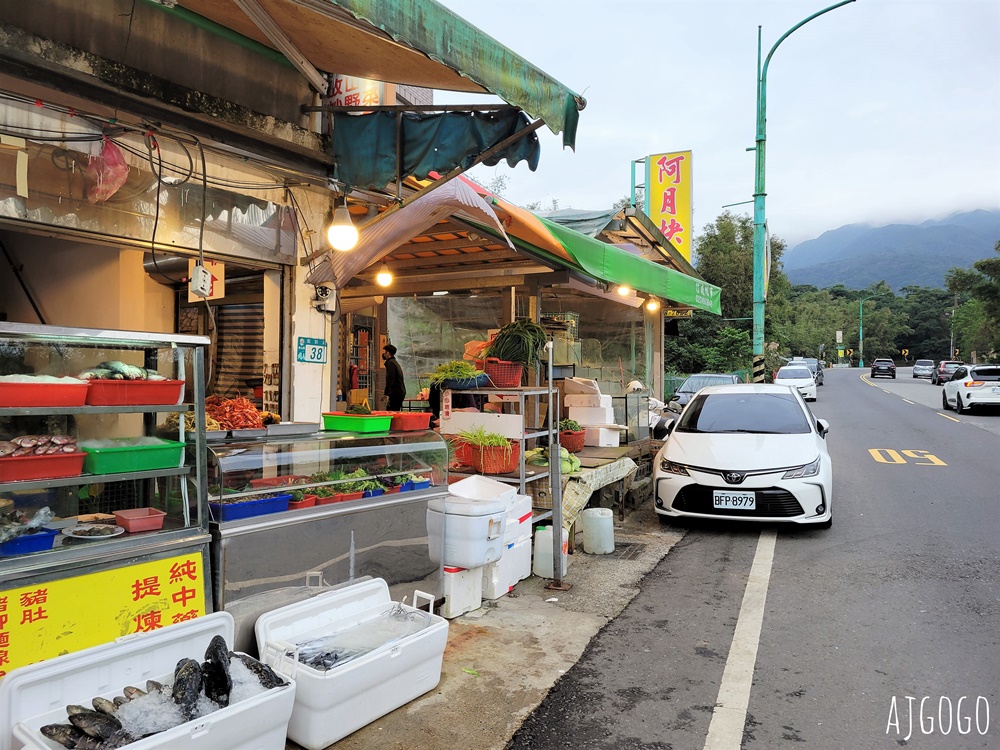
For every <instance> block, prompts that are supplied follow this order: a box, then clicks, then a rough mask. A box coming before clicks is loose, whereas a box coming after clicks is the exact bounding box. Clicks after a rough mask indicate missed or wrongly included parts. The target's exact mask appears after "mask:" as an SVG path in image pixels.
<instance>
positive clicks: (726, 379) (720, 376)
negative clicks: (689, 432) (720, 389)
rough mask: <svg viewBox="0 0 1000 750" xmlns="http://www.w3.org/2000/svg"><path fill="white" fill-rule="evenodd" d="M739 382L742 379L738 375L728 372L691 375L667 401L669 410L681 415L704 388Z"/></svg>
mask: <svg viewBox="0 0 1000 750" xmlns="http://www.w3.org/2000/svg"><path fill="white" fill-rule="evenodd" d="M739 382H740V378H739V376H738V375H733V374H732V373H728V372H727V373H718V372H699V373H697V374H695V375H689V376H688V378H687V380H685V381H684V382H683V383H681V385H680V387H679V388H678V389H677V390H676V391H674V395H673V396H671V397H670V398H669V399H668V400H667V409H668V410H669V411H672V412H676V413H677V414H680V413H681V410H683V409H684V405H685V404H687V402H688V401H690V400H691V397H692V396H694V394H696V393H697V392H698V391H699V390H701V389H702V388H706V387H708V386H710V385H726V384H728V383H739Z"/></svg>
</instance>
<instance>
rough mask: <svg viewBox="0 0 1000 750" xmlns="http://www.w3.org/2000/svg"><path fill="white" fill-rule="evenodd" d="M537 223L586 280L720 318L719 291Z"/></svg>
mask: <svg viewBox="0 0 1000 750" xmlns="http://www.w3.org/2000/svg"><path fill="white" fill-rule="evenodd" d="M537 219H538V220H539V221H540V222H542V224H544V225H545V228H546V229H548V230H549V232H550V233H551V234H552V235H553V236H554V237H555V238H556V239H557V240H559V242H560V243H561V244H562V246H563V247H564V248H565V249H566V251H567V252H568V253H569V255H570V257H571V258H572V259H573V261H574V263H575V264H576V265H577V266H578V267H579V269H580V270H581V271H583V272H584V273H586V274H587V275H588V276H592V277H593V278H595V279H600V280H602V281H607V282H610V283H612V284H624V285H626V286H629V287H631V288H632V289H635V290H636V291H638V292H645V293H646V294H652V295H654V296H656V297H659V298H660V299H663V300H670V301H672V302H675V303H677V304H680V305H687V306H688V307H694V308H696V309H698V310H705V311H707V312H710V313H715V314H716V315H722V304H721V296H720V294H721V290H720V289H719V287H717V286H714V285H713V284H709V283H708V282H707V281H702V280H700V279H696V278H694V277H692V276H687V275H686V274H683V273H681V272H680V271H675V270H673V269H672V268H667V267H666V266H662V265H660V264H659V263H653V262H652V261H650V260H646V259H645V258H640V257H639V256H638V255H633V254H632V253H630V252H628V251H627V250H622V249H621V248H619V247H615V246H614V245H610V244H608V243H607V242H601V241H600V240H597V239H594V238H593V237H588V236H587V235H585V234H581V233H580V232H576V231H574V230H572V229H569V228H567V227H564V226H561V225H559V224H556V223H555V222H554V221H549V220H548V219H545V218H543V217H541V216H539V217H537Z"/></svg>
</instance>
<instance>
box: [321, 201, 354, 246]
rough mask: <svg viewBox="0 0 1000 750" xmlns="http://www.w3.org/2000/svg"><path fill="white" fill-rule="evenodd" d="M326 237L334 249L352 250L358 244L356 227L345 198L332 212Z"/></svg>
mask: <svg viewBox="0 0 1000 750" xmlns="http://www.w3.org/2000/svg"><path fill="white" fill-rule="evenodd" d="M326 238H327V239H328V240H329V241H330V245H331V246H332V247H333V248H334V249H335V250H341V251H346V250H353V249H354V246H355V245H357V244H358V228H357V227H356V226H354V222H353V221H352V220H351V212H350V211H348V210H347V198H344V205H343V206H341V207H340V208H338V209H337V210H336V211H334V212H333V221H332V222H331V224H330V228H329V229H327V230H326Z"/></svg>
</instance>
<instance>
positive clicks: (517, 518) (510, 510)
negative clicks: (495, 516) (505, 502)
mask: <svg viewBox="0 0 1000 750" xmlns="http://www.w3.org/2000/svg"><path fill="white" fill-rule="evenodd" d="M531 516H532V512H531V495H514V500H513V502H512V503H511V504H510V505H509V506H507V528H506V529H505V530H504V535H503V540H504V544H508V545H509V544H510V543H511V542H516V541H518V540H520V539H530V538H531Z"/></svg>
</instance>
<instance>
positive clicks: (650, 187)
mask: <svg viewBox="0 0 1000 750" xmlns="http://www.w3.org/2000/svg"><path fill="white" fill-rule="evenodd" d="M691 187H692V173H691V152H690V151H674V152H672V153H669V154H653V155H652V156H647V157H646V216H648V217H649V218H650V219H652V221H653V223H654V224H656V226H657V227H659V229H660V233H661V234H663V236H664V237H665V238H666V240H667V242H669V243H670V244H671V245H672V246H673V248H674V249H675V250H677V251H678V252H679V253H680V254H681V255H683V256H684V258H685V260H687V261H688V262H689V263H690V262H691V241H692V238H693V236H694V231H693V227H692V226H691V222H692V214H691V211H692V203H691Z"/></svg>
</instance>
